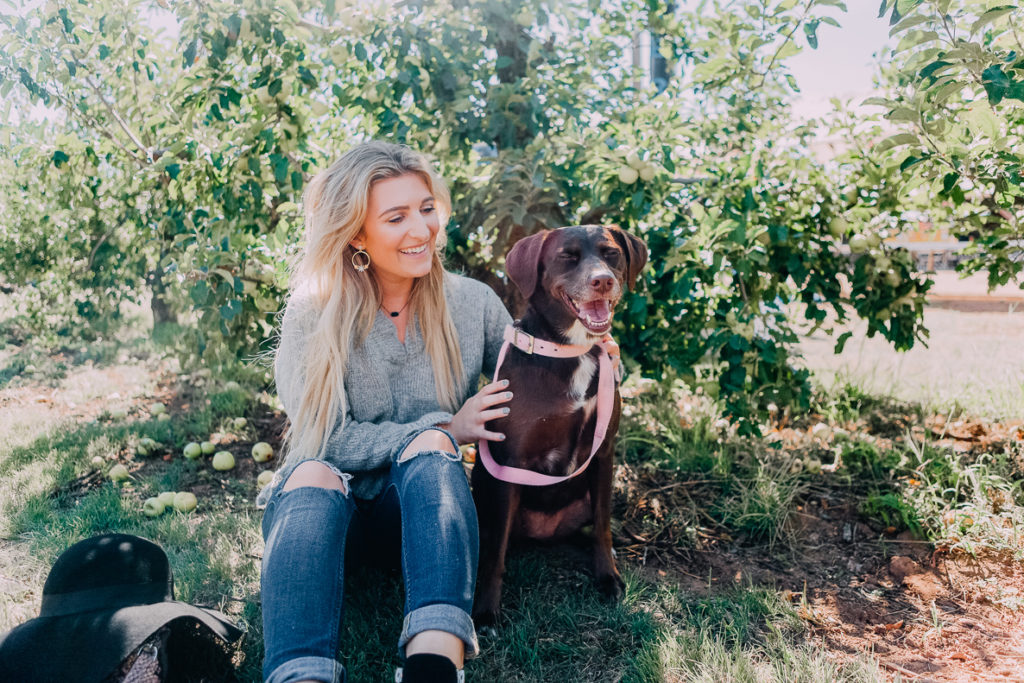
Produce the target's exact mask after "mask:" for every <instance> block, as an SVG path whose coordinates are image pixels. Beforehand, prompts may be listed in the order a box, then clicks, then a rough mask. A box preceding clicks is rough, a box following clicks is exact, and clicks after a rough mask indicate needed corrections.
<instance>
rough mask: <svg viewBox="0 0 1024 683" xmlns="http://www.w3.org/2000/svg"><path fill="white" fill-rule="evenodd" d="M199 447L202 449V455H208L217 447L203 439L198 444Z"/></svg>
mask: <svg viewBox="0 0 1024 683" xmlns="http://www.w3.org/2000/svg"><path fill="white" fill-rule="evenodd" d="M199 448H201V449H202V451H203V455H210V454H211V453H213V452H214V451H215V450H217V447H216V446H214V445H213V442H212V441H204V442H202V443H201V444H199Z"/></svg>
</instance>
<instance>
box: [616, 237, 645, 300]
mask: <svg viewBox="0 0 1024 683" xmlns="http://www.w3.org/2000/svg"><path fill="white" fill-rule="evenodd" d="M608 229H609V230H611V232H612V235H613V236H614V237H615V241H616V242H617V243H618V245H619V247H620V248H621V249H622V251H623V252H625V254H626V284H627V285H628V286H629V288H630V289H632V288H633V284H634V283H635V282H636V278H637V276H638V275H640V271H641V270H643V268H644V266H645V265H647V245H646V244H644V243H643V241H642V240H641V239H640V238H639V237H636V236H634V235H631V234H630V233H628V232H626V231H625V230H623V229H622V228H620V227H619V226H617V225H611V226H608Z"/></svg>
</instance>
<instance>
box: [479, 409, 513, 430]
mask: <svg viewBox="0 0 1024 683" xmlns="http://www.w3.org/2000/svg"><path fill="white" fill-rule="evenodd" d="M508 412H509V410H508V408H498V409H497V410H485V411H483V412H482V413H480V421H481V422H484V423H486V422H490V421H491V420H497V419H498V418H502V417H505V416H506V415H508ZM481 426H483V425H481Z"/></svg>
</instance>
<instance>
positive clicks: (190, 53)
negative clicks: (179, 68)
mask: <svg viewBox="0 0 1024 683" xmlns="http://www.w3.org/2000/svg"><path fill="white" fill-rule="evenodd" d="M198 49H199V39H198V38H195V39H194V40H193V41H192V42H191V43H189V44H188V47H187V48H185V54H184V55H182V64H183V66H184V67H185V68H186V69H187V68H189V67H190V66H192V65H193V64H195V61H196V50H198Z"/></svg>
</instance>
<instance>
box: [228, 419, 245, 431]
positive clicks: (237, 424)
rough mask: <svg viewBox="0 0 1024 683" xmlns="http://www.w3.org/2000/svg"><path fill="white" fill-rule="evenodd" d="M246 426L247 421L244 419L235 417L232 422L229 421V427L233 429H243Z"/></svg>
mask: <svg viewBox="0 0 1024 683" xmlns="http://www.w3.org/2000/svg"><path fill="white" fill-rule="evenodd" d="M247 424H249V421H248V420H246V419H245V418H244V417H236V418H235V419H234V420H232V421H231V425H232V426H233V427H234V428H235V429H245V425H247Z"/></svg>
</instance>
